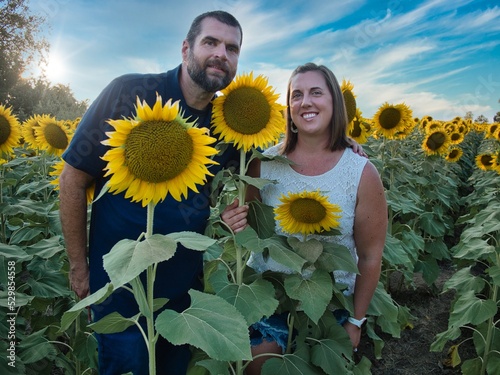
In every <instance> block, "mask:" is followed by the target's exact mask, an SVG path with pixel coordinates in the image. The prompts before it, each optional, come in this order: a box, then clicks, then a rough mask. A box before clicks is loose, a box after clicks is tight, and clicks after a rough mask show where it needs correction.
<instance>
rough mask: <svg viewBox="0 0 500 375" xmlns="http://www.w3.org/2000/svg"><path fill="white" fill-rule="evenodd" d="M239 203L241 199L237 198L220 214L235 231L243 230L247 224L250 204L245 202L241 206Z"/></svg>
mask: <svg viewBox="0 0 500 375" xmlns="http://www.w3.org/2000/svg"><path fill="white" fill-rule="evenodd" d="M239 204H240V202H239V200H238V199H235V200H234V202H233V203H231V204H230V205H229V206H227V207H226V208H225V209H224V212H222V214H221V215H220V217H221V219H222V221H224V222H225V223H226V224H227V225H228V226H229V227H230V228H231V230H232V231H233V232H234V233H238V232H241V231H242V230H243V229H245V228H246V226H247V216H248V205H246V204H244V205H242V206H240V205H239Z"/></svg>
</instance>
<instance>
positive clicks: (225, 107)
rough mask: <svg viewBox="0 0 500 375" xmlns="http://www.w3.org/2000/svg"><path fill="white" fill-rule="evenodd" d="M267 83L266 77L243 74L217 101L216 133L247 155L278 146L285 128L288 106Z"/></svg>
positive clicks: (213, 121)
mask: <svg viewBox="0 0 500 375" xmlns="http://www.w3.org/2000/svg"><path fill="white" fill-rule="evenodd" d="M267 82H268V81H267V78H265V77H264V76H263V75H259V76H258V77H257V78H255V79H254V78H253V73H250V74H246V75H245V74H243V75H241V76H239V77H237V78H236V79H235V80H234V81H233V82H232V83H231V84H230V85H229V86H228V87H226V88H225V89H224V90H222V91H221V93H222V94H223V95H221V96H219V97H217V98H216V99H215V100H214V101H213V113H212V125H213V127H214V128H213V131H214V134H220V135H221V137H222V138H223V139H224V140H225V141H226V142H228V143H229V142H234V145H235V146H236V147H237V148H238V149H240V148H241V147H243V150H244V151H245V152H246V151H248V150H250V149H251V148H252V147H263V148H265V147H267V146H269V145H271V144H273V143H276V142H277V141H278V140H279V138H280V136H281V134H283V132H284V129H285V119H284V117H283V114H282V110H283V109H284V107H283V106H282V105H281V104H279V103H277V102H276V100H277V99H278V98H279V94H275V93H274V89H273V88H272V87H271V86H268V83H267Z"/></svg>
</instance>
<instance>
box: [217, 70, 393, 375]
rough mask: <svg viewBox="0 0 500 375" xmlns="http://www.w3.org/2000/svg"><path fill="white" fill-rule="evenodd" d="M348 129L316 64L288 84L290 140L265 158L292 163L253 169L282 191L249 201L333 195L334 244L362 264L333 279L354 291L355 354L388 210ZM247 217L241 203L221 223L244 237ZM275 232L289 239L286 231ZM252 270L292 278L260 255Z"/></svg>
mask: <svg viewBox="0 0 500 375" xmlns="http://www.w3.org/2000/svg"><path fill="white" fill-rule="evenodd" d="M346 128H347V114H346V109H345V104H344V99H343V95H342V91H341V88H340V86H339V84H338V81H337V79H336V78H335V76H334V74H333V73H332V72H331V71H330V70H329V69H328V68H327V67H325V66H318V65H316V64H313V63H308V64H305V65H302V66H299V67H298V68H297V69H295V71H294V72H293V73H292V75H291V77H290V80H289V83H288V92H287V129H286V135H285V139H284V141H283V142H282V143H280V144H278V145H276V146H273V147H271V148H269V149H268V150H266V151H265V152H264V154H266V155H269V156H274V155H282V156H285V157H286V158H288V159H289V160H290V161H292V162H293V163H292V164H287V163H282V162H278V161H266V162H262V163H259V162H256V163H254V165H252V168H251V171H250V172H249V174H251V175H253V176H259V177H262V178H267V179H270V180H276V181H277V183H276V184H269V185H267V186H265V187H264V188H263V189H262V190H261V191H260V192H257V191H255V189H251V188H250V189H249V196H247V199H261V200H262V202H263V203H265V204H267V205H270V206H273V207H276V206H277V205H278V204H279V203H280V201H279V198H280V196H281V195H282V194H287V193H288V192H292V193H298V192H301V191H304V190H308V191H316V190H320V191H321V192H324V194H327V195H328V199H329V201H330V203H332V204H337V205H339V206H340V207H341V209H342V214H341V215H342V217H341V219H340V227H339V230H340V232H341V235H339V236H332V237H331V241H332V242H334V243H339V244H342V245H344V246H346V247H348V248H349V250H350V251H351V254H352V256H353V257H354V259H355V260H357V265H358V270H359V274H358V275H355V274H351V273H347V272H342V271H335V272H334V276H335V280H336V281H338V282H341V283H343V284H346V285H347V286H348V287H347V290H346V294H353V301H354V314H353V316H351V317H349V319H348V320H347V321H345V323H343V326H344V328H345V330H346V331H347V333H348V335H349V337H350V339H351V342H352V346H353V349H354V350H355V351H356V348H357V346H358V344H359V341H360V336H361V325H362V323H363V322H364V321H365V320H366V319H365V314H366V312H367V309H368V306H369V304H370V301H371V299H372V297H373V294H374V291H375V288H376V286H377V283H378V280H379V276H380V268H381V260H382V252H383V248H384V244H385V235H386V230H387V205H386V200H385V195H384V188H383V185H382V182H381V179H380V176H379V173H378V171H377V170H376V168H375V167H374V166H373V164H372V163H370V162H369V161H368V159H366V158H364V157H362V156H360V155H358V154H356V153H355V152H354V151H353V150H352V149H351V148H350V147H349V146H350V141H349V139H348V138H347V136H346ZM247 211H248V206H246V205H244V206H242V207H238V202H234V203H233V204H232V205H230V206H228V208H227V209H226V210H225V212H224V213H223V214H222V218H223V220H224V221H225V222H226V223H227V224H228V225H230V226H231V228H232V229H233V231H236V232H238V231H240V230H243V229H244V227H245V226H246V225H247V221H246V216H247ZM276 229H277V232H278V233H279V234H284V233H283V231H282V230H281V228H279V227H277V228H276ZM249 265H250V266H252V267H253V268H254V269H255V270H256V271H258V272H264V271H266V270H272V271H283V272H286V269H285V268H284V267H283V266H282V265H280V264H279V263H277V262H275V261H273V260H272V259H268V260H264V258H263V257H262V255H261V254H254V255H253V256H252V257H251V260H250V262H249ZM266 338H267V336H266ZM252 352H253V354H254V356H255V355H257V354H259V353H266V352H275V353H281V352H282V348H280V347H279V345H278V344H277V341H275V340H272V339H266V340H263V342H262V343H261V344H259V345H256V346H253V347H252ZM262 358H263V357H260V359H259V360H256V361H253V362H252V364H250V365H249V367H248V369H247V370H248V374H251V373H257V374H258V373H260V368H261V366H262V363H263V360H262ZM264 360H265V358H264ZM252 371H255V372H252Z"/></svg>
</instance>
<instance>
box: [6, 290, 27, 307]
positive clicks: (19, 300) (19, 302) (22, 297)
mask: <svg viewBox="0 0 500 375" xmlns="http://www.w3.org/2000/svg"><path fill="white" fill-rule="evenodd" d="M8 293H9V292H8V291H7V290H0V306H1V307H8V306H9V305H8V297H9V295H8ZM33 298H35V296H30V295H28V294H25V293H20V292H17V291H16V307H21V306H26V305H28V304H29V303H30V302H31V301H32V300H33Z"/></svg>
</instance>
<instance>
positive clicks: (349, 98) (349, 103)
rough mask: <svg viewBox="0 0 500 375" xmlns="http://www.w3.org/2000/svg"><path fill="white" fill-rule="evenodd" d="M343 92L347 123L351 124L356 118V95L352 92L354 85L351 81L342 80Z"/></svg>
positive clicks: (341, 87)
mask: <svg viewBox="0 0 500 375" xmlns="http://www.w3.org/2000/svg"><path fill="white" fill-rule="evenodd" d="M340 89H341V90H342V95H343V96H344V102H345V108H346V110H347V123H350V122H351V121H353V120H354V118H355V117H356V109H357V107H356V95H354V92H353V91H352V90H353V89H354V85H353V84H352V83H351V82H350V81H346V80H345V79H343V80H342V85H341V86H340Z"/></svg>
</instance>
